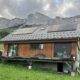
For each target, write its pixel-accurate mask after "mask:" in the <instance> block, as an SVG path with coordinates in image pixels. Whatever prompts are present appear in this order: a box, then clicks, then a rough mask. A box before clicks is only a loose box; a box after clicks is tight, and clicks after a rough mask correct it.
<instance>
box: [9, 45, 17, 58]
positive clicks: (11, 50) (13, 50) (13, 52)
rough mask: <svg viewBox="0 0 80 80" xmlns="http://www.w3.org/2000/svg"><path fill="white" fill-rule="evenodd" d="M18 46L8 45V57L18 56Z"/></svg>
mask: <svg viewBox="0 0 80 80" xmlns="http://www.w3.org/2000/svg"><path fill="white" fill-rule="evenodd" d="M17 53H18V45H17V44H9V46H8V56H9V57H11V56H17V55H18V54H17Z"/></svg>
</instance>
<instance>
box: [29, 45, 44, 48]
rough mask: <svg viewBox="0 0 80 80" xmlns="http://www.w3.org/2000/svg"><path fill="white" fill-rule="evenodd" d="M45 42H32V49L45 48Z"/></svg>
mask: <svg viewBox="0 0 80 80" xmlns="http://www.w3.org/2000/svg"><path fill="white" fill-rule="evenodd" d="M43 47H44V46H43V44H30V49H43Z"/></svg>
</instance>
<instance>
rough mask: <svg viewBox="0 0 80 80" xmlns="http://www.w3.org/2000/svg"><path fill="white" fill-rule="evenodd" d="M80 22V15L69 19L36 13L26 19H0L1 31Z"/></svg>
mask: <svg viewBox="0 0 80 80" xmlns="http://www.w3.org/2000/svg"><path fill="white" fill-rule="evenodd" d="M74 22H78V23H80V15H78V16H74V17H69V18H61V17H56V18H54V19H53V18H50V17H48V16H47V15H44V14H42V13H39V12H36V13H33V14H29V15H28V16H27V18H26V19H20V18H15V19H11V20H9V19H5V18H0V30H2V29H7V28H8V29H10V28H16V29H17V28H23V27H27V26H29V25H57V24H70V23H74Z"/></svg>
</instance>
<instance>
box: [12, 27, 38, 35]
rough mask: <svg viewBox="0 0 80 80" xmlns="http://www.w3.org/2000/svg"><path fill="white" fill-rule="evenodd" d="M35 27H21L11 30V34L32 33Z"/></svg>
mask: <svg viewBox="0 0 80 80" xmlns="http://www.w3.org/2000/svg"><path fill="white" fill-rule="evenodd" d="M36 29H37V27H28V28H21V29H18V30H16V31H15V32H13V33H12V34H31V33H33V32H34V31H35V30H36Z"/></svg>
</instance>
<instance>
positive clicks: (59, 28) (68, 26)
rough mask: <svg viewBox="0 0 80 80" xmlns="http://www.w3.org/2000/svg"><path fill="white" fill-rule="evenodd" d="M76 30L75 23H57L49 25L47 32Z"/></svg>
mask: <svg viewBox="0 0 80 80" xmlns="http://www.w3.org/2000/svg"><path fill="white" fill-rule="evenodd" d="M72 30H76V25H75V24H59V25H53V26H50V27H49V29H48V32H59V31H72Z"/></svg>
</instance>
